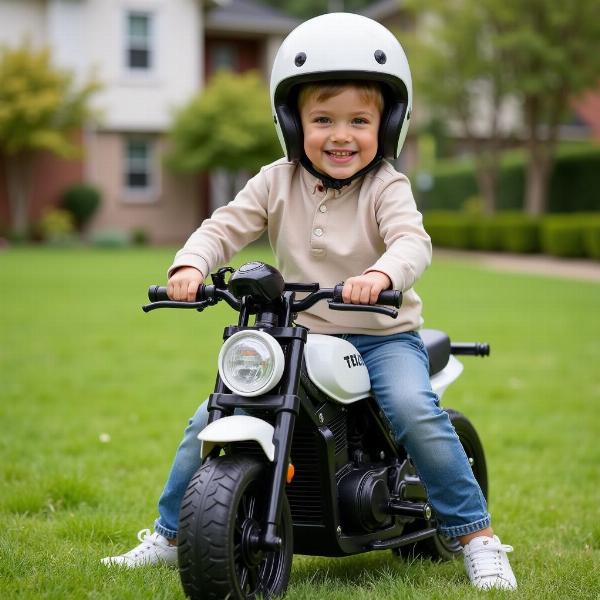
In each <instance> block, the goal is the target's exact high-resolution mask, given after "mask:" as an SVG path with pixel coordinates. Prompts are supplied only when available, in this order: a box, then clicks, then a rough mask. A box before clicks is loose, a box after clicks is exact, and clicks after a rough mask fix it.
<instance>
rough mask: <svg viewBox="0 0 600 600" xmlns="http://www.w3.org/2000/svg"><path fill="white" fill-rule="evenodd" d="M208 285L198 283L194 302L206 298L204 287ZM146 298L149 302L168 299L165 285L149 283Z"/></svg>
mask: <svg viewBox="0 0 600 600" xmlns="http://www.w3.org/2000/svg"><path fill="white" fill-rule="evenodd" d="M207 287H209V286H206V285H203V284H200V286H199V287H198V291H197V292H196V302H201V301H203V300H206V295H205V289H206V288H207ZM148 300H150V302H164V301H169V300H170V298H169V296H168V295H167V288H166V286H162V285H151V286H150V287H149V288H148Z"/></svg>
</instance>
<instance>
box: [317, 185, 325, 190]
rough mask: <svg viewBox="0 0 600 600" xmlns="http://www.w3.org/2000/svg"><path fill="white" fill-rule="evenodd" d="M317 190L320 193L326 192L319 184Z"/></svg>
mask: <svg viewBox="0 0 600 600" xmlns="http://www.w3.org/2000/svg"><path fill="white" fill-rule="evenodd" d="M317 190H318V191H319V192H323V191H325V188H324V187H323V186H322V185H321V184H319V185H318V186H317Z"/></svg>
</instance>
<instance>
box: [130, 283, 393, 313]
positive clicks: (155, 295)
mask: <svg viewBox="0 0 600 600" xmlns="http://www.w3.org/2000/svg"><path fill="white" fill-rule="evenodd" d="M342 288H343V285H342V284H338V285H336V286H335V287H333V288H319V287H318V285H317V284H309V285H307V286H304V284H295V283H292V284H286V287H285V289H286V290H288V289H289V290H290V291H296V290H299V289H306V290H307V291H308V290H311V291H310V293H309V295H308V296H306V298H303V299H302V300H297V301H294V302H293V304H292V311H293V312H302V311H303V310H306V309H307V308H310V307H311V306H313V305H314V304H316V303H317V302H319V301H320V300H329V307H330V308H331V309H333V310H348V311H368V312H377V313H381V314H384V315H388V316H391V317H393V318H395V317H396V316H397V315H398V313H397V311H395V310H393V309H389V308H384V307H385V306H393V307H395V308H400V305H401V304H402V292H400V291H398V290H385V291H383V292H381V294H379V297H378V299H377V303H376V304H375V305H373V304H346V303H344V302H343V300H342ZM148 299H149V300H150V304H147V305H145V306H143V307H142V308H143V310H144V312H149V311H151V310H154V309H155V308H185V309H196V310H203V309H204V308H206V307H207V306H210V305H212V304H216V303H217V302H218V301H219V300H225V301H226V302H227V304H229V306H231V307H232V308H233V309H235V310H239V309H240V307H241V302H240V300H239V299H237V298H236V297H235V296H234V295H233V294H232V293H231V292H229V291H228V290H226V289H223V288H220V287H216V286H214V285H204V284H201V285H200V286H199V287H198V292H197V293H196V301H195V302H176V301H173V300H170V299H169V296H168V295H167V288H166V287H165V286H159V285H151V286H150V287H149V288H148ZM377 305H380V306H377Z"/></svg>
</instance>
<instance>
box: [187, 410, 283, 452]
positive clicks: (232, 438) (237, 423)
mask: <svg viewBox="0 0 600 600" xmlns="http://www.w3.org/2000/svg"><path fill="white" fill-rule="evenodd" d="M274 432H275V429H274V428H273V426H272V425H270V424H269V423H267V422H265V421H263V420H262V419H257V418H256V417H250V416H248V415H233V416H231V417H222V418H221V419H217V420H216V421H213V422H212V423H210V425H207V426H206V427H205V428H204V429H203V430H202V431H201V432H200V433H199V434H198V439H199V440H200V441H201V442H202V444H201V449H200V454H201V456H202V459H203V460H204V459H205V458H206V457H207V456H208V454H209V452H210V451H211V450H212V449H213V448H214V447H215V446H224V445H226V444H228V443H229V442H243V441H250V440H253V441H255V442H258V444H259V445H260V447H261V448H262V449H263V451H264V453H265V455H266V457H267V458H268V459H269V460H270V461H271V462H273V460H274V459H275V445H274V444H273V433H274Z"/></svg>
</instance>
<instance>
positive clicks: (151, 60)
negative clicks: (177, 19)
mask: <svg viewBox="0 0 600 600" xmlns="http://www.w3.org/2000/svg"><path fill="white" fill-rule="evenodd" d="M134 16H140V17H146V18H147V19H148V37H147V39H146V40H145V43H143V41H142V40H138V43H139V46H138V47H137V49H139V50H145V51H147V52H148V66H146V67H135V66H132V65H131V63H130V60H129V58H130V57H129V52H130V50H132V49H136V48H135V43H136V42H135V40H132V37H131V35H130V30H129V25H130V19H131V17H134ZM157 33H158V31H157V12H156V10H152V9H151V8H144V7H139V8H138V7H128V8H127V9H125V14H124V17H123V38H122V39H123V63H124V71H125V73H127V74H128V75H129V76H133V77H137V78H144V77H148V76H153V75H154V74H155V73H156V61H157V57H158V52H157V42H156V41H157Z"/></svg>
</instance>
